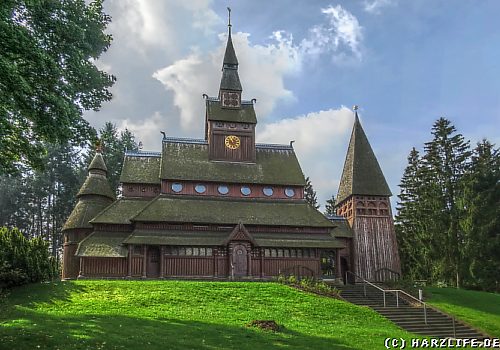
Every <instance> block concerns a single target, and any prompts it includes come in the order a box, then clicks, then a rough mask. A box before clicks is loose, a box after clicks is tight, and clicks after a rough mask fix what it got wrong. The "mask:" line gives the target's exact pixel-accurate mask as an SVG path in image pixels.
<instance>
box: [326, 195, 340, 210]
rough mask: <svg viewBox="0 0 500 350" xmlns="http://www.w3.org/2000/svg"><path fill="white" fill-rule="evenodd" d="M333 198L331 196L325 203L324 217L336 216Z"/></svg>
mask: <svg viewBox="0 0 500 350" xmlns="http://www.w3.org/2000/svg"><path fill="white" fill-rule="evenodd" d="M335 203H336V202H335V196H334V195H333V194H332V197H331V198H330V199H328V200H327V201H326V204H325V214H326V215H337V209H336V208H335Z"/></svg>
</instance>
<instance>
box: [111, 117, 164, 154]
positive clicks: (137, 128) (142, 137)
mask: <svg viewBox="0 0 500 350" xmlns="http://www.w3.org/2000/svg"><path fill="white" fill-rule="evenodd" d="M164 119H165V117H164V116H162V115H161V113H160V112H155V113H154V114H153V115H152V116H150V117H148V118H146V119H144V120H137V121H135V120H130V119H124V120H122V121H121V122H120V124H118V125H117V128H118V129H119V130H121V131H123V130H125V129H128V130H129V131H131V132H132V133H133V134H134V135H135V136H136V142H137V143H139V142H142V143H143V145H144V147H145V149H148V150H149V149H156V150H158V149H160V147H159V146H161V144H160V140H161V135H160V130H162V129H161V128H159V127H158V126H159V125H161V124H163V120H164ZM162 131H165V130H162ZM153 140H156V142H154V141H153ZM153 146H156V147H153Z"/></svg>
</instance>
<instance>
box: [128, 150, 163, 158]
mask: <svg viewBox="0 0 500 350" xmlns="http://www.w3.org/2000/svg"><path fill="white" fill-rule="evenodd" d="M125 155H126V156H133V157H161V152H158V151H141V150H138V151H125Z"/></svg>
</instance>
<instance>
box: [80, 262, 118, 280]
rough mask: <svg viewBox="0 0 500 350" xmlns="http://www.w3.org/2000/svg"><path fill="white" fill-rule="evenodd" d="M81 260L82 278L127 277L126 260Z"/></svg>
mask: <svg viewBox="0 0 500 350" xmlns="http://www.w3.org/2000/svg"><path fill="white" fill-rule="evenodd" d="M82 259H84V270H83V276H84V277H125V276H126V275H127V259H126V258H82Z"/></svg>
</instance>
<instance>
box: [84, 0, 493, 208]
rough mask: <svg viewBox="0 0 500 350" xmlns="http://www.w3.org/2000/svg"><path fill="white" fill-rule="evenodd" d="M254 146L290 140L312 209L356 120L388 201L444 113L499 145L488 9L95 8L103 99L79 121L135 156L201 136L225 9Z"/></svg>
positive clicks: (434, 4)
mask: <svg viewBox="0 0 500 350" xmlns="http://www.w3.org/2000/svg"><path fill="white" fill-rule="evenodd" d="M228 6H230V7H231V9H232V12H231V22H232V33H233V35H232V37H233V43H234V47H235V51H236V55H237V57H238V61H239V64H240V65H239V74H240V80H241V83H242V86H243V98H244V99H247V100H250V99H252V98H256V99H257V102H256V105H255V109H256V113H257V118H258V124H257V131H256V136H257V142H263V143H284V144H288V143H289V142H290V141H291V140H295V143H294V148H295V151H296V153H297V156H298V158H299V162H300V164H301V167H302V170H303V172H304V174H305V175H306V176H309V177H310V178H311V181H312V184H313V187H314V189H315V190H316V192H317V195H318V200H319V203H320V204H321V205H324V203H325V201H326V200H327V199H329V198H330V197H331V196H332V195H336V194H337V190H338V185H339V181H340V177H341V174H342V168H343V163H344V158H345V154H346V151H347V145H348V141H349V137H350V134H351V129H352V124H353V121H354V116H353V113H352V106H353V105H358V106H359V110H358V113H359V117H360V120H361V124H362V125H363V128H364V130H365V132H366V134H367V136H368V139H369V140H370V143H371V146H372V148H373V150H374V152H375V154H376V156H377V159H378V161H379V163H380V166H381V168H382V170H383V172H384V175H385V177H386V179H387V182H388V184H389V187H390V188H391V191H392V193H393V195H394V196H393V197H392V204H393V206H394V205H395V203H396V201H397V197H396V196H397V194H399V187H398V184H399V181H400V179H401V176H402V174H403V171H404V168H405V166H406V164H407V156H408V154H409V152H410V150H411V148H412V147H416V148H417V149H419V150H421V149H422V147H423V144H424V142H427V141H430V140H431V138H432V136H431V134H430V130H431V127H432V125H433V123H434V122H435V121H436V120H437V119H438V118H439V117H446V118H448V119H450V120H451V122H452V123H453V124H454V125H455V127H456V128H457V130H458V132H460V133H462V134H463V135H464V136H465V138H466V139H467V140H471V145H472V146H474V145H475V144H476V143H477V142H478V141H480V140H481V139H483V138H487V139H488V140H490V141H491V142H493V143H496V144H497V145H499V144H500V132H499V130H500V30H498V24H497V14H498V13H499V12H500V1H496V0H489V1H488V0H483V1H474V0H456V1H451V0H448V1H440V0H415V1H403V0H359V1H354V0H350V1H332V2H329V1H324V0H321V1H319V0H296V1H290V0H289V1H284V0H274V1H262V0H253V1H241V0H240V1H210V0H190V1H181V0H178V1H172V0H106V1H105V2H104V10H105V12H106V13H107V14H109V15H110V16H111V17H112V22H111V23H110V25H109V26H108V29H107V32H108V33H110V34H112V35H113V42H112V45H111V47H110V49H109V50H108V51H107V52H106V53H104V54H103V55H102V56H101V57H100V58H99V59H98V60H97V61H96V64H97V66H98V67H100V68H101V69H104V70H105V71H107V72H108V73H111V74H113V75H115V76H116V78H117V82H116V84H115V85H114V86H113V88H112V89H111V91H112V93H113V99H112V100H111V101H110V102H107V103H105V104H104V105H103V106H102V108H101V109H100V111H97V112H94V111H89V112H86V113H85V114H84V117H85V118H86V119H87V120H88V121H89V122H90V123H91V125H93V126H94V127H96V128H100V127H101V126H102V125H103V124H104V123H105V122H106V121H111V122H113V123H114V124H115V125H116V126H117V127H118V128H119V129H120V130H124V129H125V128H128V129H129V130H131V131H132V132H133V133H134V134H135V135H136V138H137V141H141V142H142V144H143V147H144V148H143V149H144V150H153V151H159V150H160V148H161V138H162V135H161V134H160V131H165V132H166V133H167V135H168V136H174V137H193V138H203V136H204V135H203V130H204V118H205V111H204V100H203V98H202V94H204V93H206V94H207V95H209V96H217V94H218V88H219V84H220V78H221V67H222V57H223V54H224V49H225V45H226V40H227V9H226V8H227V7H228Z"/></svg>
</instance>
